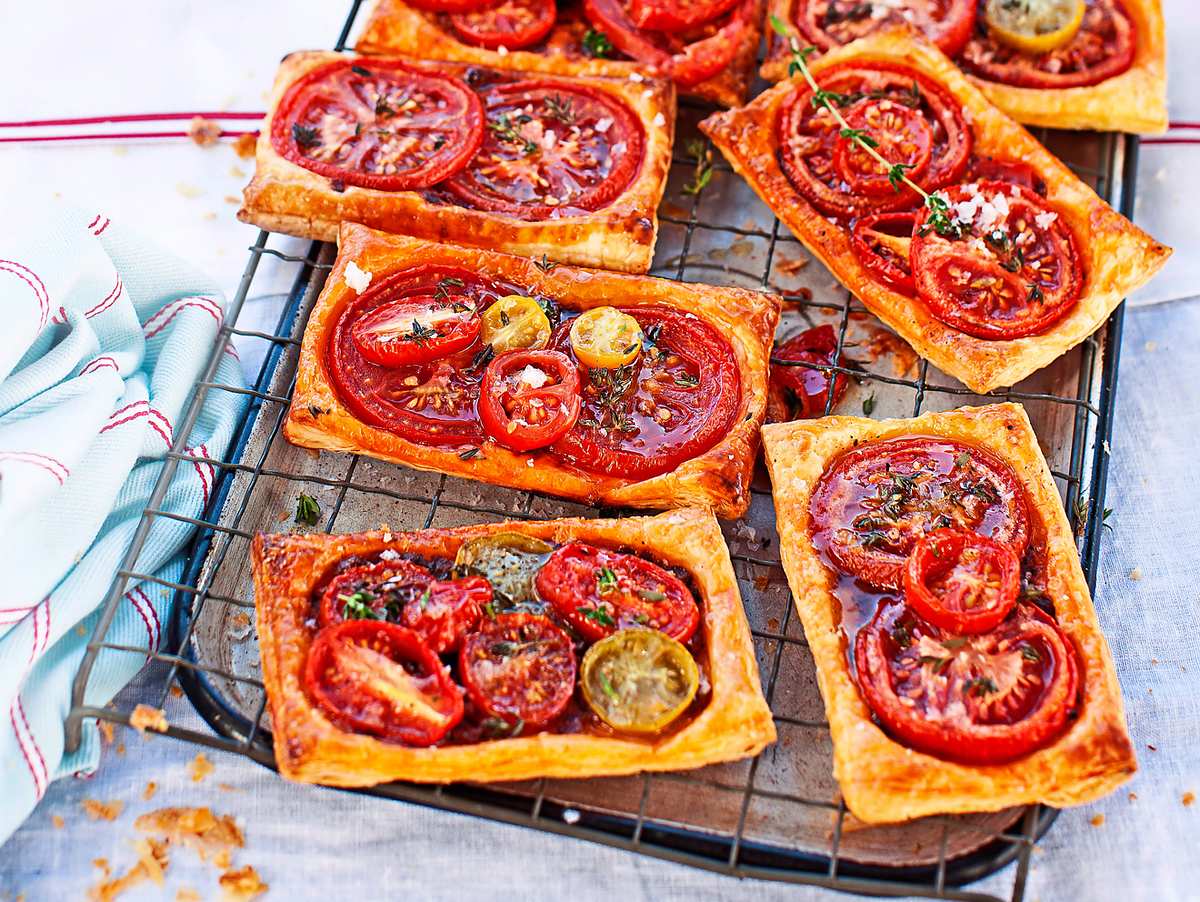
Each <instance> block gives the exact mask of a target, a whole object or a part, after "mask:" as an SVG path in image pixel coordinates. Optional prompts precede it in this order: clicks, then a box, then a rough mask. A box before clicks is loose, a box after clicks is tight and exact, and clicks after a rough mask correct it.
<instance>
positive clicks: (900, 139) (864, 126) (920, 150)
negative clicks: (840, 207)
mask: <svg viewBox="0 0 1200 902" xmlns="http://www.w3.org/2000/svg"><path fill="white" fill-rule="evenodd" d="M845 116H846V122H848V123H849V124H850V127H851V128H853V129H856V130H858V131H862V132H864V133H865V134H866V135H867V137H868V138H870V140H871V141H873V142H874V144H875V149H876V151H877V152H878V153H879V154H882V156H883V157H884V159H886V160H887V161H888V162H889V163H892V164H893V165H895V164H899V165H902V166H904V168H905V172H904V174H905V175H906V176H908V177H909V178H910V179H912V180H913V181H914V182H917V183H918V184H919V183H920V181H921V180H922V179H923V178H924V177H925V173H926V172H928V171H929V162H930V160H931V159H932V158H933V128H932V127H931V126H930V124H929V122H928V120H926V119H925V117H924V116H923V115H922V114H921V112H920V111H919V110H917V109H914V108H913V107H910V106H905V105H904V104H901V103H896V102H895V101H892V100H878V99H876V98H873V97H868V98H864V99H863V100H860V101H858V103H856V104H854V105H853V106H851V107H850V108H849V109H848V110H847V111H846V113H845ZM833 167H834V169H836V170H837V171H838V174H839V175H840V176H841V177H842V179H843V180H845V182H846V184H847V185H849V186H850V190H851V191H852V192H854V193H855V194H868V195H874V196H885V195H889V194H896V193H897V186H896V185H893V184H892V182H891V180H890V179H889V178H888V174H889V172H890V171H891V167H889V166H884V165H883V164H882V163H880V162H879V161H878V160H876V159H875V158H874V157H873V156H871V155H870V154H869V153H867V151H866V150H865V149H864V148H863V146H862V145H861V144H859V143H858V142H857V141H846V140H839V141H838V142H837V145H836V147H835V148H834V151H833Z"/></svg>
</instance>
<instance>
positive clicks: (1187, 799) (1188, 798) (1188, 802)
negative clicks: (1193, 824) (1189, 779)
mask: <svg viewBox="0 0 1200 902" xmlns="http://www.w3.org/2000/svg"><path fill="white" fill-rule="evenodd" d="M1180 801H1181V802H1183V807H1184V808H1190V807H1191V806H1192V803H1193V802H1194V801H1196V794H1195V793H1194V792H1185V793H1184V794H1183V798H1182V799H1180Z"/></svg>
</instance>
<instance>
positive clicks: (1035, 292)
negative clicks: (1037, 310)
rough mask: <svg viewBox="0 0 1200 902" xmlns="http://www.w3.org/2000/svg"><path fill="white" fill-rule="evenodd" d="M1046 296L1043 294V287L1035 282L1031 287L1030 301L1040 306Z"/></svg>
mask: <svg viewBox="0 0 1200 902" xmlns="http://www.w3.org/2000/svg"><path fill="white" fill-rule="evenodd" d="M1045 297H1046V296H1045V294H1043V293H1042V286H1041V285H1039V284H1038V283H1037V282H1034V283H1033V284H1032V285H1030V286H1029V300H1031V301H1033V302H1034V303H1035V304H1040V303H1041V302H1042V301H1043V300H1044V299H1045Z"/></svg>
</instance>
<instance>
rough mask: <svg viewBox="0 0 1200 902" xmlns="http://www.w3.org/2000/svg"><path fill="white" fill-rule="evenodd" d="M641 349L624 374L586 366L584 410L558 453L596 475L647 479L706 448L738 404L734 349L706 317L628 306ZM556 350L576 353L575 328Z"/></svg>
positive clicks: (558, 339)
mask: <svg viewBox="0 0 1200 902" xmlns="http://www.w3.org/2000/svg"><path fill="white" fill-rule="evenodd" d="M625 312H626V313H628V314H629V315H631V316H632V317H633V318H634V319H636V320H637V321H638V324H639V325H640V326H641V329H642V334H643V336H644V345H645V347H644V349H643V350H642V352H641V353H640V354H639V355H638V358H637V359H636V360H635V361H633V362H632V363H630V364H628V365H627V366H623V367H620V368H619V369H601V368H594V369H591V368H584V370H581V373H580V381H581V383H582V385H583V389H582V394H583V407H582V410H581V412H580V414H579V420H578V421H577V422H576V423H575V427H574V428H573V429H572V430H571V431H570V432H568V433H567V434H566V435H565V436H563V437H562V438H561V439H560V440H559V441H558V442H556V443H555V445H554V448H553V450H554V453H555V454H556V455H558V456H559V457H561V458H563V459H564V460H568V461H570V462H571V463H572V464H573V465H574V466H577V467H579V468H580V469H583V470H586V471H588V472H592V473H604V474H607V475H612V476H622V477H625V478H636V479H646V478H648V477H650V476H655V475H657V474H659V473H666V472H668V471H670V470H673V469H674V468H675V467H676V466H678V465H679V463H680V462H681V461H684V460H687V459H689V458H692V457H695V456H696V455H697V454H702V453H703V452H705V451H707V450H708V449H709V448H711V447H712V446H713V445H715V444H716V443H717V442H718V441H720V440H721V439H722V438H723V437H724V436H725V435H726V434H727V432H728V430H729V427H730V425H731V424H732V422H733V418H734V417H735V416H736V414H737V410H738V406H739V404H740V403H741V377H740V374H739V371H738V364H737V360H736V359H735V358H734V356H733V349H732V348H730V347H729V344H728V342H727V341H726V340H725V339H724V338H723V337H722V336H721V335H719V334H718V333H717V332H716V330H715V329H713V328H712V327H711V326H709V325H708V324H707V323H705V322H704V321H703V320H700V319H698V318H697V317H695V316H692V315H690V314H686V313H680V312H679V311H676V310H667V309H664V308H661V307H630V308H627V309H626V311H625ZM551 347H555V348H559V349H561V350H563V351H564V352H567V353H572V354H573V353H574V352H573V351H572V350H571V340H570V323H569V322H564V323H562V324H561V325H559V327H558V329H557V330H556V331H555V333H554V337H553V338H552V339H551Z"/></svg>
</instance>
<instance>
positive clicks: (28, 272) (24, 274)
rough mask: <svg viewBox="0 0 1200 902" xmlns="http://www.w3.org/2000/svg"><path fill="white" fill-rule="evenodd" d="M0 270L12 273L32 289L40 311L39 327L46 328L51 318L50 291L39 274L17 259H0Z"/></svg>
mask: <svg viewBox="0 0 1200 902" xmlns="http://www.w3.org/2000/svg"><path fill="white" fill-rule="evenodd" d="M0 272H9V273H12V274H13V275H14V276H16V277H17V278H18V279H20V280H21V281H22V282H24V283H25V284H26V285H28V286H29V287H30V289H32V291H33V294H34V296H35V297H36V298H37V301H38V313H39V316H40V319H39V321H38V328H39V329H44V328H45V327H46V321H47V320H48V319H49V318H50V292H48V291H47V290H46V286H45V285H44V284H43V283H42V280H41V278H39V277H38V274H37V273H35V272H34V271H33V270H32V269H30V268H29V267H28V266H25V265H23V264H21V263H18V262H16V261H15V260H0Z"/></svg>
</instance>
